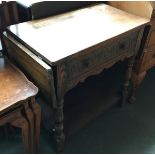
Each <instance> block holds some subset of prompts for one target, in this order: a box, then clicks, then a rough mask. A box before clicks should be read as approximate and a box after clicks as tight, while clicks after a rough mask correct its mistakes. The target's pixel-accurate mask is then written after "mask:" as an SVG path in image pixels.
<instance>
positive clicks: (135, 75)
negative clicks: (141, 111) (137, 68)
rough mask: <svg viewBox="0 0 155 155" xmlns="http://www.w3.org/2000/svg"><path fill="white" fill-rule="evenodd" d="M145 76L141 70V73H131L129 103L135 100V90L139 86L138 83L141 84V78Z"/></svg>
mask: <svg viewBox="0 0 155 155" xmlns="http://www.w3.org/2000/svg"><path fill="white" fill-rule="evenodd" d="M145 76H146V71H144V72H142V73H139V74H138V73H133V75H132V80H131V81H132V91H131V96H130V98H129V102H130V103H134V102H135V101H136V97H135V94H136V90H137V88H138V87H139V85H140V84H141V82H142V81H143V79H144V78H145Z"/></svg>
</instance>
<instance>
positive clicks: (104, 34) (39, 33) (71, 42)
mask: <svg viewBox="0 0 155 155" xmlns="http://www.w3.org/2000/svg"><path fill="white" fill-rule="evenodd" d="M148 22H149V20H147V19H145V18H141V17H138V16H135V15H132V14H129V13H126V12H124V11H121V10H118V9H116V8H113V7H111V6H108V5H106V4H98V5H95V6H91V7H87V8H84V9H80V10H77V11H72V12H69V13H64V14H61V15H57V16H54V17H48V18H45V19H42V20H35V21H30V22H25V23H21V24H18V25H15V26H11V27H10V31H11V32H12V33H14V34H15V35H16V36H18V38H19V39H20V40H22V41H23V42H24V43H26V44H27V45H29V46H30V47H31V48H32V49H34V51H35V52H36V53H37V54H39V55H40V56H41V57H44V58H45V59H47V60H48V61H50V62H51V64H52V63H53V62H57V61H59V60H61V59H63V58H65V57H68V56H70V55H73V54H75V53H77V52H80V51H82V50H84V49H87V48H89V47H92V46H95V45H97V44H99V43H102V42H105V41H107V40H109V39H111V38H113V37H116V36H118V35H120V34H122V33H125V32H127V31H130V30H132V29H134V28H136V27H138V26H142V25H144V24H146V23H148Z"/></svg>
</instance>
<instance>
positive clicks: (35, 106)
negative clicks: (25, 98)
mask: <svg viewBox="0 0 155 155" xmlns="http://www.w3.org/2000/svg"><path fill="white" fill-rule="evenodd" d="M30 107H31V109H32V111H33V114H34V132H35V142H34V143H35V144H34V145H35V152H36V153H37V152H38V150H39V144H40V122H41V108H40V106H39V104H37V103H36V101H35V98H32V99H31V102H30Z"/></svg>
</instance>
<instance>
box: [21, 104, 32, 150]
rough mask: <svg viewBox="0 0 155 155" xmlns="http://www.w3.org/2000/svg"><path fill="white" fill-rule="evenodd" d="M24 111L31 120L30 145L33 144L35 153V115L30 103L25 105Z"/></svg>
mask: <svg viewBox="0 0 155 155" xmlns="http://www.w3.org/2000/svg"><path fill="white" fill-rule="evenodd" d="M24 113H25V115H26V118H27V120H28V122H29V133H30V146H31V153H34V151H35V149H34V117H33V112H32V110H31V109H30V107H29V105H28V103H27V104H25V105H24Z"/></svg>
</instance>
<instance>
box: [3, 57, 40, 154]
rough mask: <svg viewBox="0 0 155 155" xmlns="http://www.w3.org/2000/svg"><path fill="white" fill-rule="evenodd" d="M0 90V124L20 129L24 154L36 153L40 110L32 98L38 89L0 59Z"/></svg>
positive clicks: (7, 62) (17, 70)
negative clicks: (7, 124) (8, 124)
mask: <svg viewBox="0 0 155 155" xmlns="http://www.w3.org/2000/svg"><path fill="white" fill-rule="evenodd" d="M0 88H1V93H0V124H2V125H3V124H6V123H10V124H11V125H13V126H15V127H19V128H21V129H22V134H23V142H24V146H25V151H26V153H32V152H33V153H34V152H36V151H37V148H38V145H39V138H38V139H37V141H36V137H39V134H40V126H39V125H40V110H38V109H39V108H38V106H39V105H37V104H36V103H35V99H34V96H35V95H36V94H37V92H38V88H37V87H36V86H34V85H33V84H32V83H31V82H30V81H28V79H27V78H26V77H25V75H24V74H23V73H22V72H21V71H20V70H19V69H17V68H16V67H15V66H14V65H13V64H11V63H10V62H9V60H8V59H6V58H0ZM35 107H36V108H35ZM12 111H13V112H12ZM14 111H17V112H14ZM16 113H17V114H16ZM36 117H37V118H36ZM35 124H37V128H36V125H35Z"/></svg>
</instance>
